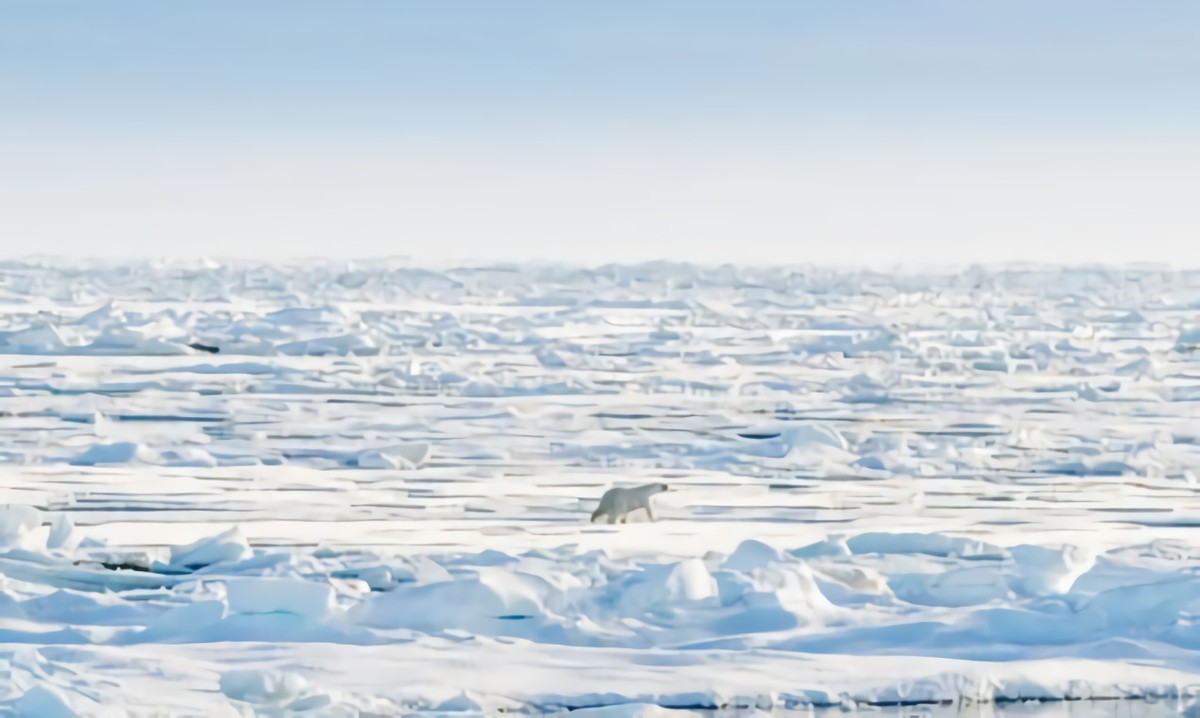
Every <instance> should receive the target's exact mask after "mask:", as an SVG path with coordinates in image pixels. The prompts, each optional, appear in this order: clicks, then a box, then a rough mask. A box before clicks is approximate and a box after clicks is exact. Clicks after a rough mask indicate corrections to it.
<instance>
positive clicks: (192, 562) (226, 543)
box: [171, 526, 253, 569]
mask: <svg viewBox="0 0 1200 718" xmlns="http://www.w3.org/2000/svg"><path fill="white" fill-rule="evenodd" d="M252 553H253V552H252V551H251V549H250V544H249V543H248V542H247V541H246V537H245V536H243V535H242V532H241V530H240V529H238V528H237V527H236V526H235V527H233V528H231V529H229V530H228V531H224V532H222V533H219V534H217V535H216V536H208V537H206V538H202V539H200V540H199V541H196V542H195V543H191V544H188V545H186V546H172V547H171V565H172V566H175V567H179V568H192V569H195V568H201V567H204V566H209V565H212V564H214V563H222V562H227V561H240V560H241V559H244V558H247V557H249V556H250V555H251V554H252Z"/></svg>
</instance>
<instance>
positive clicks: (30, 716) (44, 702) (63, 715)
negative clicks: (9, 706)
mask: <svg viewBox="0 0 1200 718" xmlns="http://www.w3.org/2000/svg"><path fill="white" fill-rule="evenodd" d="M13 713H14V715H16V716H17V718H76V717H77V716H78V715H79V714H78V713H76V712H75V711H74V710H72V709H71V706H70V704H68V703H67V700H66V698H64V697H63V694H62V693H60V692H59V691H58V689H57V688H54V687H53V686H50V685H47V684H44V683H42V684H38V685H35V686H34V687H32V688H30V689H29V690H27V691H25V693H24V695H22V696H21V697H20V698H18V699H17V700H16V701H15V702H14V703H13Z"/></svg>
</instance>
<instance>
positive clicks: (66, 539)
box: [46, 514, 80, 551]
mask: <svg viewBox="0 0 1200 718" xmlns="http://www.w3.org/2000/svg"><path fill="white" fill-rule="evenodd" d="M79 539H80V537H79V535H78V534H77V533H76V532H75V522H74V521H72V520H71V517H70V516H68V515H67V514H56V515H55V516H54V520H53V521H51V522H50V535H49V536H47V537H46V548H48V549H59V550H62V551H73V550H74V549H75V547H76V546H78V545H79Z"/></svg>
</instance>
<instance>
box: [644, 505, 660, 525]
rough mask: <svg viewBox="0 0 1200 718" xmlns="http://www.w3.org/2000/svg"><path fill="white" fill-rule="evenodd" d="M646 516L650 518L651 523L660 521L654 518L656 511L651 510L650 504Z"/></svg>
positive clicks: (647, 506)
mask: <svg viewBox="0 0 1200 718" xmlns="http://www.w3.org/2000/svg"><path fill="white" fill-rule="evenodd" d="M646 515H647V516H649V517H650V520H651V521H657V520H658V519H656V518H654V510H653V509H651V508H650V504H649V503H647V504H646Z"/></svg>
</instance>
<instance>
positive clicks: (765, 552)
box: [721, 539, 783, 573]
mask: <svg viewBox="0 0 1200 718" xmlns="http://www.w3.org/2000/svg"><path fill="white" fill-rule="evenodd" d="M782 560H783V558H782V556H781V555H780V553H779V552H778V551H776V550H775V549H774V548H772V547H770V546H768V545H766V544H765V543H763V542H762V541H755V540H754V539H747V540H745V541H743V542H741V543H740V544H738V547H737V550H736V551H734V552H733V553H732V554H731V555H730V556H729V558H727V559H725V562H724V563H723V564H721V568H724V569H729V570H731V571H743V572H746V573H749V572H750V571H753V570H754V569H756V568H765V567H767V566H768V565H770V564H772V563H778V562H779V561H782Z"/></svg>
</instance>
